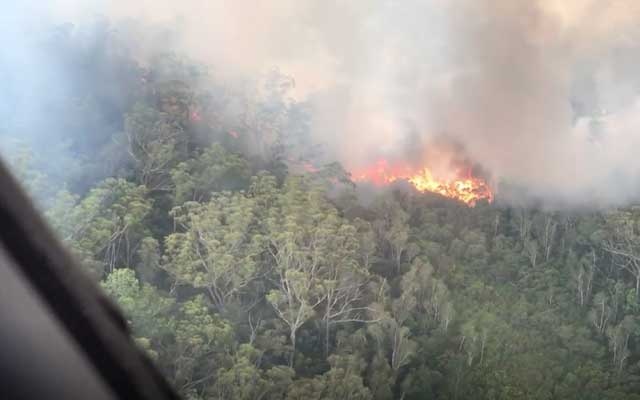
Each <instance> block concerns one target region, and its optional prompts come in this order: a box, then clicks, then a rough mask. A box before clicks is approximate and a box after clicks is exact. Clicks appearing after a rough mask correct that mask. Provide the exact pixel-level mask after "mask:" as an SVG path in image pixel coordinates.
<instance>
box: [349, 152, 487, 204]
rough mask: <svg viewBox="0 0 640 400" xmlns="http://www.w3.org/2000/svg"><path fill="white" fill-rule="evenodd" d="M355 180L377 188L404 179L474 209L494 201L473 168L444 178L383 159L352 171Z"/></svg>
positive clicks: (429, 170)
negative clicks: (482, 203)
mask: <svg viewBox="0 0 640 400" xmlns="http://www.w3.org/2000/svg"><path fill="white" fill-rule="evenodd" d="M352 177H353V180H354V181H355V182H370V183H372V184H374V185H376V186H385V185H388V184H391V183H393V182H396V181H402V180H404V181H407V182H409V183H410V184H411V185H413V187H415V188H416V190H418V191H420V192H432V193H437V194H440V195H442V196H445V197H449V198H452V199H456V200H460V201H462V202H464V203H466V204H467V205H469V206H474V205H475V204H476V202H477V201H479V200H487V201H489V202H491V201H493V192H492V191H491V188H490V187H489V184H488V183H487V182H486V181H485V180H484V179H483V178H481V177H478V176H474V175H473V173H472V170H471V168H470V167H466V168H459V169H457V170H456V171H455V172H454V173H453V174H450V176H449V177H442V176H439V175H437V174H436V173H434V171H432V170H431V169H430V168H429V167H426V166H425V167H421V168H413V167H411V166H409V165H407V164H401V163H393V164H390V163H389V162H388V161H387V160H385V159H380V160H378V161H377V162H376V163H375V164H373V165H371V166H369V167H367V168H363V169H357V170H355V171H353V173H352Z"/></svg>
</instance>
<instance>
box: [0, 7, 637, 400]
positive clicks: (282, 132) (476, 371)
mask: <svg viewBox="0 0 640 400" xmlns="http://www.w3.org/2000/svg"><path fill="white" fill-rule="evenodd" d="M638 7H639V6H636V5H635V3H634V2H631V1H629V2H624V1H622V2H615V3H614V2H612V3H611V4H610V5H609V4H600V3H596V2H595V1H593V2H592V1H588V0H581V1H575V2H572V3H571V6H567V5H566V2H561V1H557V2H554V1H544V2H543V1H533V2H526V4H524V3H522V4H517V5H516V2H512V1H470V0H469V1H462V0H454V1H448V2H444V1H436V0H430V1H420V2H419V1H403V2H393V1H387V2H384V1H379V2H369V1H354V2H339V1H335V2H333V1H332V2H321V3H312V2H298V1H275V2H272V3H270V4H269V5H268V6H266V5H262V6H260V5H255V4H249V2H233V3H231V2H207V3H205V2H196V1H192V0H186V1H182V2H179V3H175V4H173V3H171V4H169V3H166V4H159V3H158V2H150V1H149V2H145V1H143V2H139V3H137V4H136V5H130V4H126V3H125V2H118V1H116V2H102V1H93V2H88V3H83V4H82V5H79V4H77V2H75V1H69V0H67V1H57V2H55V1H52V2H49V5H48V6H44V5H41V4H39V3H37V2H26V3H21V4H17V5H8V6H7V9H6V11H7V12H6V13H5V14H4V15H2V16H1V17H0V21H2V22H3V23H2V24H0V27H1V28H0V32H1V35H0V40H1V41H2V42H1V44H2V48H3V51H2V52H0V89H1V91H0V95H1V97H0V144H1V146H2V154H3V157H4V158H5V159H7V160H8V161H9V163H10V164H11V165H12V167H13V170H14V171H15V173H16V174H17V175H18V176H19V177H20V179H21V181H22V182H23V184H24V185H25V187H26V188H27V189H28V190H29V192H30V193H31V194H32V195H33V197H34V198H35V199H36V201H37V202H38V205H39V207H40V208H41V209H42V210H43V212H44V213H45V215H46V216H47V218H48V220H49V221H50V223H51V224H52V226H53V227H54V228H55V229H56V231H57V232H58V233H59V235H60V238H61V239H62V240H64V241H65V243H66V244H67V245H68V247H69V249H70V250H71V251H72V252H73V254H74V255H75V256H76V257H77V258H78V259H79V260H81V261H82V263H83V265H84V266H85V268H86V270H87V273H89V274H91V275H92V276H93V277H94V278H95V279H96V280H98V281H100V282H101V284H102V286H103V288H104V289H105V291H106V292H108V293H109V294H110V295H111V296H112V297H113V298H114V299H115V300H116V301H117V302H118V303H119V304H120V306H121V308H122V309H123V311H124V312H125V314H126V316H127V318H128V321H129V323H130V325H131V327H132V330H133V332H134V334H135V336H136V339H137V341H138V343H139V344H140V346H141V347H143V348H144V349H145V350H146V351H147V352H148V354H149V356H150V357H151V358H152V359H153V360H154V361H155V362H156V363H157V365H158V366H159V367H160V368H161V369H162V371H163V372H164V374H165V375H166V376H167V378H168V379H169V380H170V381H171V382H172V383H173V384H174V385H175V386H176V388H177V389H178V390H179V391H180V393H181V394H183V396H184V397H185V398H187V399H289V400H293V399H303V398H304V399H336V400H337V399H376V400H378V399H379V400H383V399H424V398H434V399H470V398H473V399H594V400H595V399H598V400H600V399H637V398H639V395H638V393H640V369H639V366H640V303H639V301H640V300H639V299H640V296H639V293H640V292H639V291H640V289H639V287H640V261H639V260H640V234H639V226H640V212H639V209H638V207H637V206H636V205H635V203H634V200H637V198H638V194H640V188H639V187H638V185H637V178H638V172H639V171H640V170H639V168H638V166H639V165H640V164H638V163H637V162H636V160H635V152H634V151H635V145H636V142H637V141H638V139H639V138H640V136H638V135H639V133H638V132H640V131H637V129H636V128H637V127H638V121H637V116H636V110H635V108H636V105H635V104H636V98H637V93H636V92H637V79H638V76H640V75H638V74H637V68H635V67H636V65H637V59H638V55H639V52H640V50H639V49H638V47H637V39H638V37H637V36H638V35H639V34H640V32H638V29H639V28H638V26H640V25H638V24H637V23H636V22H637V19H638V18H640V8H638ZM587 21H588V22H587ZM438 141H448V142H453V143H454V144H455V146H452V148H455V149H457V150H456V151H459V152H460V153H461V156H463V157H468V158H469V159H471V160H473V162H475V163H479V164H480V165H481V166H482V167H483V169H484V170H486V171H487V173H488V174H490V175H491V177H492V178H493V180H494V184H496V183H501V184H502V185H503V186H500V187H499V188H498V189H500V188H502V190H498V192H497V193H496V201H495V202H494V203H488V202H487V201H479V202H478V203H477V204H476V206H475V207H468V206H467V205H465V204H463V203H460V202H456V201H454V200H451V199H447V198H444V197H441V196H438V195H435V194H431V193H418V192H416V191H415V190H413V189H412V188H410V187H408V188H407V187H403V186H402V185H401V184H400V183H398V184H396V185H390V187H388V188H386V189H385V190H378V191H374V192H375V193H372V194H368V195H366V196H363V192H364V190H363V188H362V187H361V185H355V184H354V183H353V182H351V180H350V176H349V173H348V171H350V170H351V168H355V167H358V166H360V165H362V164H363V163H369V162H373V161H375V160H376V159H377V158H378V157H388V158H391V159H394V158H400V159H406V160H409V162H412V163H420V162H428V160H424V159H423V157H425V156H426V155H429V154H430V153H431V152H432V151H433V143H436V142H438ZM362 197H366V201H361V198H362ZM532 198H533V199H535V200H536V201H534V200H532ZM554 201H562V202H563V204H564V205H565V207H563V208H554V207H551V206H550V205H552V204H557V203H554ZM576 205H580V206H581V207H579V208H578V207H574V206H576ZM585 205H598V206H599V207H597V208H596V207H582V206H585Z"/></svg>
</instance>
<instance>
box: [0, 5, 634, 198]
mask: <svg viewBox="0 0 640 400" xmlns="http://www.w3.org/2000/svg"><path fill="white" fill-rule="evenodd" d="M42 3H45V2H44V1H40V2H38V1H34V2H31V3H29V2H27V3H26V5H23V6H13V8H14V10H13V14H14V17H15V16H18V15H20V16H22V17H24V19H20V18H13V19H12V20H11V21H12V22H11V23H12V24H24V23H25V22H24V21H37V20H38V18H42V19H50V20H52V21H54V22H63V21H70V22H72V23H76V24H80V23H82V22H83V21H86V20H87V19H90V18H93V17H94V16H96V15H105V16H107V17H108V18H110V19H113V20H121V19H130V20H132V21H134V23H135V24H137V26H139V27H140V29H141V30H145V29H150V32H151V31H153V28H168V29H169V30H170V31H171V32H172V35H171V37H172V41H171V43H172V45H175V46H177V47H178V48H179V49H180V50H181V51H184V52H186V53H188V54H189V55H190V56H192V57H193V58H194V59H197V60H199V61H202V62H205V63H208V64H211V65H213V66H214V67H215V69H216V71H218V73H220V74H222V75H225V74H227V75H229V76H230V77H231V76H233V77H237V76H242V75H251V74H256V73H259V72H261V71H264V70H267V69H271V68H273V67H278V68H279V69H280V70H281V71H283V72H284V73H286V74H289V75H291V76H293V77H294V78H295V80H296V84H297V86H296V91H295V96H296V97H297V98H299V99H300V100H309V101H310V103H311V104H312V105H313V110H314V111H313V113H314V114H313V129H314V134H315V137H316V139H317V140H318V141H321V142H323V143H325V144H327V146H328V149H329V150H330V154H332V155H334V156H335V157H336V158H337V159H338V160H340V161H341V162H342V163H343V164H344V165H345V166H347V167H348V168H357V167H361V166H362V165H365V164H367V163H370V162H373V161H374V160H376V159H377V158H379V157H391V158H393V157H395V158H410V159H411V160H412V161H413V160H415V159H419V158H420V157H421V156H422V155H423V154H427V153H428V148H429V143H430V142H431V141H432V140H434V139H441V138H443V137H444V138H445V139H446V140H449V141H453V142H456V143H458V144H460V145H462V146H463V147H464V149H465V152H466V156H468V157H469V158H470V159H472V160H474V161H476V162H478V163H480V164H481V165H482V166H483V167H484V168H485V169H486V170H487V171H489V172H490V173H491V175H492V178H493V179H494V181H496V182H497V181H509V182H515V183H518V184H520V185H523V186H525V187H527V188H528V189H529V190H530V191H531V192H533V193H535V194H537V195H541V196H547V197H549V198H554V199H562V200H566V201H571V200H575V201H584V200H585V199H587V200H589V199H592V200H594V201H609V202H617V203H619V202H625V201H628V200H631V199H638V198H639V197H640V160H639V159H638V158H637V157H636V149H638V148H640V97H639V96H638V94H639V93H638V92H639V89H640V2H638V1H636V0H617V1H616V0H611V1H598V0H537V1H536V0H528V1H514V0H420V1H419V0H396V1H393V0H323V1H312V0H309V1H300V0H270V1H249V0H235V1H224V0H209V1H206V0H180V1H169V0H166V1H161V0H140V1H130V0H127V1H125V0H111V1H107V0H91V1H81V0H56V1H49V2H48V4H49V5H48V6H46V7H45V6H44V5H43V4H42ZM11 14H12V11H11V10H10V11H9V12H8V13H7V14H6V15H11ZM5 29H6V28H5ZM143 36H144V35H142V36H141V37H143ZM151 36H152V34H151V33H149V37H147V38H146V39H147V40H145V41H142V42H140V43H137V45H138V47H139V48H140V51H141V52H142V53H144V51H149V52H151V51H153V50H154V49H153V48H147V47H153V46H161V45H162V44H163V43H164V42H162V41H158V40H153V37H151ZM139 39H140V37H136V40H139ZM9 48H10V49H11V46H9ZM13 50H15V49H13ZM5 51H6V50H5ZM10 51H11V50H10ZM18 53H19V52H18ZM38 67H39V68H43V69H46V68H47V66H46V65H39V66H38ZM3 100H5V99H2V100H0V101H3Z"/></svg>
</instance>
